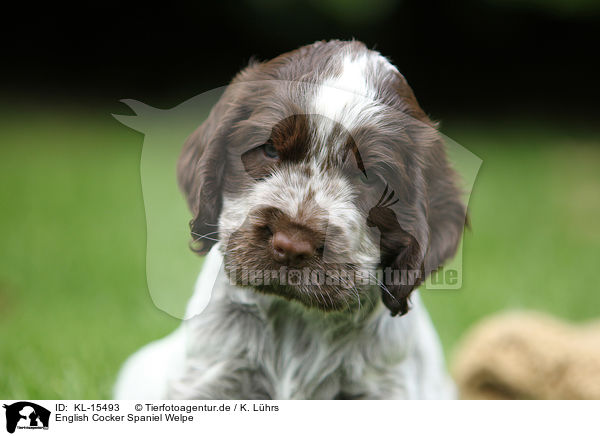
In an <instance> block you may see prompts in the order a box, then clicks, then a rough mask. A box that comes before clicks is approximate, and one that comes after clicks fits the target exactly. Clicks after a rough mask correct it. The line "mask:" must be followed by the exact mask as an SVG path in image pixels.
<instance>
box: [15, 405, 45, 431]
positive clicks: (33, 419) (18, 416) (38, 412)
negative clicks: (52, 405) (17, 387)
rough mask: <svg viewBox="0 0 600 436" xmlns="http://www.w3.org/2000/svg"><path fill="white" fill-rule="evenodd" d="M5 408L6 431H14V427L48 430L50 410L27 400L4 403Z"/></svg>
mask: <svg viewBox="0 0 600 436" xmlns="http://www.w3.org/2000/svg"><path fill="white" fill-rule="evenodd" d="M4 408H5V409H6V431H8V432H9V433H14V432H15V429H17V428H19V429H22V428H24V429H44V430H48V423H49V421H50V411H49V410H48V409H45V408H43V407H42V406H38V405H37V404H35V403H30V402H29V401H19V402H18V403H13V404H11V405H6V404H5V405H4Z"/></svg>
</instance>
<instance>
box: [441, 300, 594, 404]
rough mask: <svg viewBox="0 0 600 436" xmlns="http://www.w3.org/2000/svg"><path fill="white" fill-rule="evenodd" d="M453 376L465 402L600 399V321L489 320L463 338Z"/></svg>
mask: <svg viewBox="0 0 600 436" xmlns="http://www.w3.org/2000/svg"><path fill="white" fill-rule="evenodd" d="M452 372H453V375H454V379H455V380H456V384H457V386H458V389H459V392H460V396H461V398H463V399H600V322H594V323H588V324H582V325H574V324H569V323H567V322H564V321H560V320H558V319H556V318H553V317H551V316H549V315H544V314H540V313H535V312H514V313H506V314H501V315H496V316H493V317H491V318H488V319H485V320H483V321H482V322H480V323H479V324H477V325H476V326H475V327H473V328H472V329H471V331H470V332H468V333H467V335H466V336H465V337H464V339H463V341H462V343H461V344H460V345H459V347H458V348H457V350H456V353H455V356H454V359H453V369H452Z"/></svg>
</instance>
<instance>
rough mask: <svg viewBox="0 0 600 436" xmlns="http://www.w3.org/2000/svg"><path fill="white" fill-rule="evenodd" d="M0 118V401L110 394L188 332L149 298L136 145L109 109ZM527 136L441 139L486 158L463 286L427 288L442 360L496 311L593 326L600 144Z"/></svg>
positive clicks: (457, 127)
mask: <svg viewBox="0 0 600 436" xmlns="http://www.w3.org/2000/svg"><path fill="white" fill-rule="evenodd" d="M0 119H1V121H0V186H1V187H2V188H1V189H0V207H1V212H0V229H2V233H3V234H2V236H1V237H0V241H1V242H0V397H6V398H31V399H35V398H38V399H39V398H45V399H50V398H73V399H75V398H78V399H85V398H90V399H92V398H107V397H109V396H110V390H111V386H112V383H113V382H114V377H115V375H116V371H117V369H118V367H119V365H120V364H121V363H122V361H123V360H124V359H125V358H126V356H127V355H128V354H130V353H131V352H133V351H134V350H135V349H136V348H137V347H139V346H141V345H142V344H144V343H146V342H148V341H150V340H152V339H155V338H158V337H160V336H162V335H164V334H166V333H168V332H169V331H170V330H172V329H173V328H174V327H175V326H176V325H177V324H178V321H177V320H176V319H173V318H171V317H170V316H168V315H166V314H165V313H164V312H161V311H160V310H158V309H157V308H156V307H155V306H154V305H153V303H152V302H151V300H150V298H149V294H148V290H147V286H146V275H145V246H146V238H145V232H146V227H145V215H144V204H143V199H142V192H141V187H140V177H139V164H140V153H141V147H142V136H141V135H140V134H138V133H135V132H133V131H131V130H129V129H127V128H126V127H123V126H122V125H120V124H119V123H117V122H116V121H114V120H113V119H112V118H111V117H110V116H109V115H108V113H99V114H98V113H78V112H76V111H67V110H65V111H57V112H54V113H51V112H49V111H48V112H44V111H37V112H31V113H4V114H3V116H2V117H0ZM523 125H524V124H516V123H513V124H508V125H507V124H502V123H495V124H494V123H489V124H478V125H467V124H460V123H456V124H452V123H447V126H446V127H447V128H445V129H444V131H445V133H446V134H448V135H449V136H450V137H452V138H453V139H454V140H456V141H457V142H459V143H460V144H462V145H464V146H466V147H467V148H469V149H470V150H471V151H472V152H474V153H476V154H477V155H478V156H479V157H481V158H482V159H483V165H482V168H481V170H480V173H479V177H478V180H477V182H476V184H475V190H474V192H473V194H472V196H471V204H470V206H471V222H472V230H471V231H469V232H468V234H467V235H466V237H465V240H464V251H463V267H464V269H463V287H462V289H460V290H457V291H426V292H424V297H425V300H426V303H427V305H428V306H429V308H430V311H431V314H432V317H433V318H434V321H435V323H436V326H437V328H438V330H439V332H440V335H441V337H442V341H443V343H444V346H445V349H446V351H451V349H452V347H453V346H454V345H455V344H456V341H457V340H458V339H459V338H460V336H461V335H462V333H463V332H464V331H465V329H467V328H468V327H469V326H470V325H471V324H472V323H473V322H475V321H476V320H478V319H480V318H481V317H483V316H485V315H487V314H491V313H494V312H497V311H500V310H505V309H512V308H535V309H539V310H543V311H548V312H551V313H554V314H557V315H560V316H563V317H565V318H568V319H572V320H583V319H588V318H591V317H597V316H598V315H599V311H600V292H599V291H600V271H598V266H599V265H600V262H599V260H600V226H599V225H598V224H599V223H600V195H599V194H600V135H599V134H598V133H585V132H583V133H582V132H579V133H577V134H573V133H571V132H569V130H568V129H567V128H564V129H562V128H559V127H556V126H544V125H539V124H535V123H533V124H532V125H531V126H529V127H527V128H525V127H523ZM182 250H186V247H182Z"/></svg>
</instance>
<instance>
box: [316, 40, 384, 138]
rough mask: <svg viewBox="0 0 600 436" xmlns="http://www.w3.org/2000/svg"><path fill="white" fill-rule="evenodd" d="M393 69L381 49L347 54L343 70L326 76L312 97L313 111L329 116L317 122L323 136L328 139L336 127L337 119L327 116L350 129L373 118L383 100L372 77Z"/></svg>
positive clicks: (317, 129)
mask: <svg viewBox="0 0 600 436" xmlns="http://www.w3.org/2000/svg"><path fill="white" fill-rule="evenodd" d="M392 70H395V68H394V67H393V66H392V65H391V64H390V63H389V62H388V61H387V60H386V59H385V58H384V57H383V56H381V55H380V54H379V53H377V52H373V51H367V52H364V53H360V54H358V55H356V54H352V53H348V54H345V55H344V58H343V60H342V68H341V72H340V74H339V75H338V76H335V77H332V78H329V79H327V80H325V81H324V82H323V84H322V85H320V86H319V89H318V90H317V92H316V95H315V97H314V100H313V101H312V111H313V113H315V114H318V115H322V116H324V117H326V120H322V119H320V120H321V122H320V123H319V125H316V126H314V128H315V129H316V133H317V134H318V137H319V139H321V140H323V141H326V140H327V137H328V135H329V133H330V132H331V129H332V128H333V123H328V122H327V119H328V120H332V121H335V122H338V123H340V124H341V125H343V126H344V127H345V128H346V129H351V128H352V127H354V126H357V125H360V124H361V121H363V120H365V121H366V120H368V119H372V118H373V117H374V116H375V115H376V114H377V112H378V110H379V108H380V104H379V102H378V101H377V89H376V88H375V86H374V84H373V83H370V80H374V79H375V76H377V75H378V74H381V73H383V74H385V73H390V72H391V71H392ZM370 76H371V77H370Z"/></svg>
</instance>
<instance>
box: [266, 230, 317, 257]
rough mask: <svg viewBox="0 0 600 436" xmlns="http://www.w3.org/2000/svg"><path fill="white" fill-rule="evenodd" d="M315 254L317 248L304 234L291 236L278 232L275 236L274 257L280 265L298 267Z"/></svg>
mask: <svg viewBox="0 0 600 436" xmlns="http://www.w3.org/2000/svg"><path fill="white" fill-rule="evenodd" d="M314 254H315V246H314V245H313V244H312V242H311V241H310V240H309V239H308V238H307V237H306V236H305V235H303V234H302V233H295V234H293V235H290V234H288V233H286V232H282V231H278V232H275V234H274V235H273V257H274V258H275V260H276V261H277V262H279V263H284V264H287V265H297V264H299V263H301V262H303V261H305V260H307V259H309V258H311V257H312V256H313V255H314Z"/></svg>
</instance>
